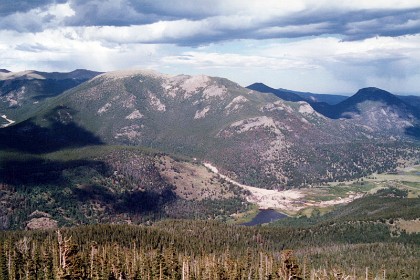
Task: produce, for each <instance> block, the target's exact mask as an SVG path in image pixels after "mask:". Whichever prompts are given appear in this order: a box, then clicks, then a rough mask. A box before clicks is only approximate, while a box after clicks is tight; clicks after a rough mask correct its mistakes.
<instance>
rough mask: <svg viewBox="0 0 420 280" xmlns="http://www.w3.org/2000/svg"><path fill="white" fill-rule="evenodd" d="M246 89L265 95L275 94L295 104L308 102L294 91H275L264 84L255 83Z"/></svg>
mask: <svg viewBox="0 0 420 280" xmlns="http://www.w3.org/2000/svg"><path fill="white" fill-rule="evenodd" d="M246 88H248V89H252V90H255V91H259V92H263V93H273V94H274V95H276V96H277V97H279V98H281V99H283V100H285V101H293V102H297V101H307V99H306V98H303V97H301V96H299V95H298V94H296V93H294V92H292V91H289V90H284V89H274V88H271V87H269V86H267V85H265V84H263V83H254V84H252V85H249V86H247V87H246Z"/></svg>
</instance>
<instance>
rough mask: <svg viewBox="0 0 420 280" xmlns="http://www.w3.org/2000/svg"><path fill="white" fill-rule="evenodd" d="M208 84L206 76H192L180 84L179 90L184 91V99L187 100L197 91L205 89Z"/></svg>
mask: <svg viewBox="0 0 420 280" xmlns="http://www.w3.org/2000/svg"><path fill="white" fill-rule="evenodd" d="M209 83H210V78H209V77H207V76H203V75H200V76H192V77H189V78H188V79H185V80H184V81H183V82H182V83H181V84H180V88H181V89H183V90H184V91H185V95H184V98H188V97H190V96H192V95H194V94H195V93H196V92H197V91H198V90H199V89H202V88H205V87H207V86H208V84H209Z"/></svg>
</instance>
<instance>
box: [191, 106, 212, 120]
mask: <svg viewBox="0 0 420 280" xmlns="http://www.w3.org/2000/svg"><path fill="white" fill-rule="evenodd" d="M209 110H210V106H206V107H205V108H203V109H202V110H197V111H196V112H195V116H194V119H196V120H197V119H202V118H204V117H205V116H206V114H207V112H208V111H209Z"/></svg>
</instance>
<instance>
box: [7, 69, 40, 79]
mask: <svg viewBox="0 0 420 280" xmlns="http://www.w3.org/2000/svg"><path fill="white" fill-rule="evenodd" d="M18 78H22V79H27V80H45V77H44V76H41V75H40V74H38V73H35V71H31V70H28V71H22V72H9V73H3V72H0V80H1V81H5V80H12V79H18Z"/></svg>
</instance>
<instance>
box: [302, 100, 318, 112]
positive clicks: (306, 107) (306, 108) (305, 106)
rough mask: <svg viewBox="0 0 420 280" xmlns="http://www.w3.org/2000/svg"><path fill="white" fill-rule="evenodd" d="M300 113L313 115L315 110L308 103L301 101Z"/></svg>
mask: <svg viewBox="0 0 420 280" xmlns="http://www.w3.org/2000/svg"><path fill="white" fill-rule="evenodd" d="M298 103H299V104H300V106H299V113H301V114H313V113H315V111H314V109H313V108H312V107H311V105H309V104H308V103H306V102H304V101H299V102H298Z"/></svg>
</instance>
